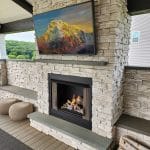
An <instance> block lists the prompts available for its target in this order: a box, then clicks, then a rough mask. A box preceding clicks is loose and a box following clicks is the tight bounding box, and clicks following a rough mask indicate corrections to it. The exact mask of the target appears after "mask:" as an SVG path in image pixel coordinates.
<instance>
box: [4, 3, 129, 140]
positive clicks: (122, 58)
mask: <svg viewBox="0 0 150 150" xmlns="http://www.w3.org/2000/svg"><path fill="white" fill-rule="evenodd" d="M84 1H85V0H57V1H55V0H34V1H33V9H34V14H39V13H42V12H46V11H49V10H53V9H58V8H62V7H66V6H69V5H72V4H77V3H81V2H84ZM94 15H95V24H96V25H95V29H96V35H97V36H96V43H97V54H96V55H94V56H79V55H78V56H73V55H71V56H66V55H65V56H64V55H47V56H46V55H39V54H38V58H40V59H59V60H62V62H63V60H75V61H81V60H82V61H104V60H105V61H107V62H108V63H109V64H108V65H106V66H93V65H90V66H87V65H82V63H81V64H80V65H75V64H74V65H73V64H65V63H62V64H58V63H56V62H55V63H54V62H53V63H51V61H49V62H42V61H41V62H33V63H31V62H19V61H8V62H7V67H8V82H9V84H11V85H16V86H20V87H24V88H28V89H32V90H35V91H37V92H38V109H39V111H40V112H42V113H46V114H48V112H49V110H48V109H49V99H48V73H56V74H62V75H73V76H81V77H90V78H92V81H93V85H92V131H93V132H96V133H97V134H99V135H102V136H106V137H109V138H110V137H112V129H113V124H114V123H115V122H116V120H117V119H118V118H119V116H120V114H121V113H122V105H123V98H122V80H123V72H124V66H125V65H126V64H127V53H128V44H129V33H130V32H129V29H130V18H129V17H128V14H127V8H126V1H125V0H95V14H94ZM33 126H36V123H35V122H34V125H33ZM43 127H44V126H43Z"/></svg>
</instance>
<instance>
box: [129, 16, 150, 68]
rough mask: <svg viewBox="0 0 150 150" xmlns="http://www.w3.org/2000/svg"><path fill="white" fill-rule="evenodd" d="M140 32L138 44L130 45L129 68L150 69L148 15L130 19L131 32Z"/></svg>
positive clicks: (149, 26) (149, 22) (149, 19)
mask: <svg viewBox="0 0 150 150" xmlns="http://www.w3.org/2000/svg"><path fill="white" fill-rule="evenodd" d="M133 31H140V39H139V42H138V43H132V41H131V44H130V50H129V62H128V64H129V66H144V67H150V14H144V15H138V16H133V17H132V25H131V32H133Z"/></svg>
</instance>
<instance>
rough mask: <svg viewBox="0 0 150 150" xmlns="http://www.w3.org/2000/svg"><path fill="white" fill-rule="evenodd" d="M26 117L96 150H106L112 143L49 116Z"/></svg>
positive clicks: (33, 115) (36, 114)
mask: <svg viewBox="0 0 150 150" xmlns="http://www.w3.org/2000/svg"><path fill="white" fill-rule="evenodd" d="M28 117H29V118H30V119H31V120H32V121H36V122H38V123H40V124H43V125H45V126H46V127H49V128H51V129H54V130H57V131H59V132H61V133H64V134H66V135H68V136H70V137H71V138H74V139H75V140H80V141H81V142H82V143H85V144H87V145H89V146H91V147H93V149H96V150H107V149H108V148H109V147H110V145H111V143H112V139H108V138H106V137H102V136H100V135H97V134H96V133H93V132H92V131H90V130H88V129H85V128H82V127H80V126H77V125H75V124H72V123H70V122H67V121H65V120H62V119H59V118H56V117H53V116H51V115H46V114H42V113H39V112H34V113H32V114H30V115H28Z"/></svg>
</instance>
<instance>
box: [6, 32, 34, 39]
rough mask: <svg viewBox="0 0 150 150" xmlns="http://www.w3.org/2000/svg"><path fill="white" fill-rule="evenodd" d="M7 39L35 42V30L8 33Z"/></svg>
mask: <svg viewBox="0 0 150 150" xmlns="http://www.w3.org/2000/svg"><path fill="white" fill-rule="evenodd" d="M5 40H15V41H25V42H35V33H34V31H29V32H20V33H13V34H7V35H6V36H5Z"/></svg>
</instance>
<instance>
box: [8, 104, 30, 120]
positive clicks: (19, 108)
mask: <svg viewBox="0 0 150 150" xmlns="http://www.w3.org/2000/svg"><path fill="white" fill-rule="evenodd" d="M32 112H33V105H32V104H31V103H28V102H19V103H16V104H13V105H12V106H11V107H10V108H9V117H10V118H11V119H12V120H13V121H21V120H24V119H26V118H27V115H28V114H30V113H32Z"/></svg>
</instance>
